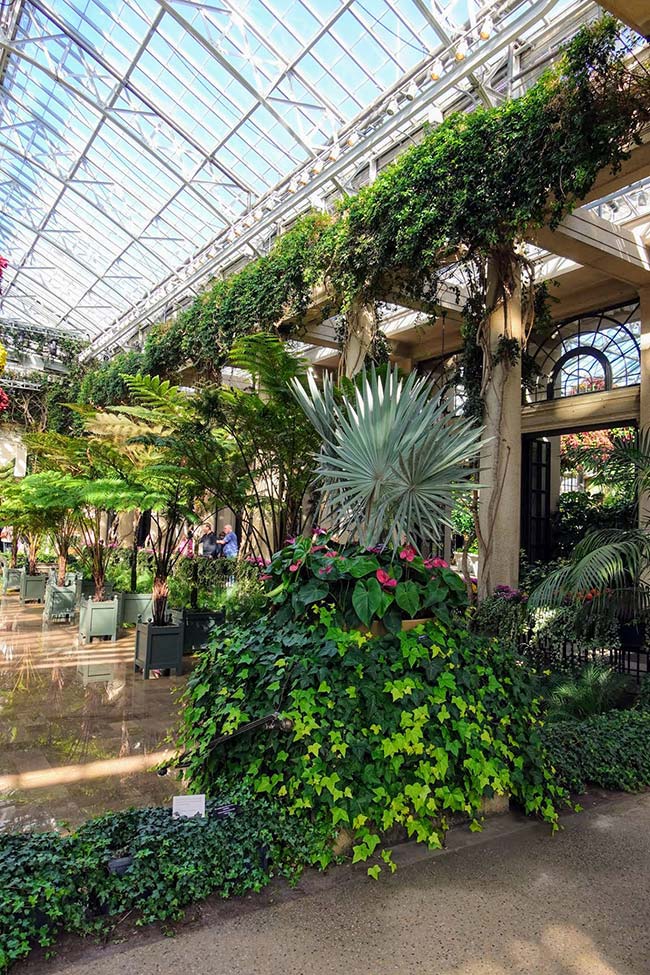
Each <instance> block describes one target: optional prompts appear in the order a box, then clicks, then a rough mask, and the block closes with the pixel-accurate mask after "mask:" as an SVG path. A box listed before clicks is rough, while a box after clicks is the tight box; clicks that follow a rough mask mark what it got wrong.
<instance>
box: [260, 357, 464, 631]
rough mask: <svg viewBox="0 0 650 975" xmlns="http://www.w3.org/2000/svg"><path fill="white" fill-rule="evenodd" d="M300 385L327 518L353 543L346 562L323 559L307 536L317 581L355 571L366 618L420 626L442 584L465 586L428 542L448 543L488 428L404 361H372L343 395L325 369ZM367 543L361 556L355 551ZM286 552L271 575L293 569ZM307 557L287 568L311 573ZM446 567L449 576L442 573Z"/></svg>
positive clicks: (359, 606)
mask: <svg viewBox="0 0 650 975" xmlns="http://www.w3.org/2000/svg"><path fill="white" fill-rule="evenodd" d="M292 388H293V391H294V395H295V396H296V398H297V399H298V402H299V403H300V404H301V406H302V408H303V410H304V411H305V414H306V415H307V417H308V418H309V420H310V421H311V423H312V424H313V426H314V428H315V429H316V431H317V432H318V433H319V435H320V437H321V447H320V450H319V452H318V454H317V456H316V471H317V477H318V484H319V486H320V489H321V494H322V510H321V517H322V520H323V521H324V522H326V523H328V524H330V525H332V526H333V532H332V534H333V535H334V536H336V537H338V538H344V539H346V540H347V542H348V543H349V545H350V546H351V548H350V551H349V552H348V551H347V550H346V555H348V557H347V558H344V559H343V560H342V563H341V564H342V565H343V567H344V568H343V569H340V568H339V567H338V564H337V562H336V560H334V559H332V560H331V561H330V563H329V564H321V562H322V561H323V559H322V554H323V553H322V552H320V551H319V550H320V549H322V548H323V546H322V545H318V546H316V547H314V546H313V544H312V541H311V540H309V539H307V540H305V541H304V542H303V543H302V544H303V545H304V546H305V549H306V552H307V554H308V555H309V557H310V559H311V557H312V553H314V552H315V553H316V555H315V556H314V569H315V571H316V580H317V582H318V584H319V585H320V587H321V588H324V587H325V585H326V583H327V581H328V580H330V581H333V580H334V579H335V578H338V577H339V576H341V574H342V576H345V575H346V573H348V572H349V573H351V574H352V575H353V577H354V578H355V579H356V580H357V581H356V582H355V584H354V589H353V593H352V606H353V609H354V611H355V613H356V616H357V617H358V619H359V620H360V621H361V623H363V624H364V625H365V626H367V627H368V628H369V629H372V628H373V627H374V628H375V629H377V628H378V626H379V624H381V623H382V622H384V621H385V622H388V621H389V620H390V623H391V628H399V627H402V628H405V629H408V628H410V627H413V626H415V625H417V624H418V623H420V622H422V620H421V619H419V618H418V617H419V616H421V615H423V611H427V610H430V609H431V608H432V607H434V606H435V605H436V601H437V598H438V594H439V593H444V592H446V593H447V596H446V598H448V596H449V592H451V590H452V589H453V590H455V589H457V588H458V586H457V585H456V580H455V579H454V578H453V575H452V574H451V573H449V570H448V569H447V566H446V563H444V562H443V561H442V560H441V559H437V558H427V559H425V558H424V557H423V553H422V549H423V548H424V547H426V548H431V547H433V548H434V550H435V547H436V546H439V545H440V542H441V540H442V529H443V526H444V525H445V524H447V525H448V524H449V523H450V512H451V510H452V508H453V505H454V502H455V501H456V500H457V499H458V498H460V497H462V496H463V495H465V494H467V493H469V492H471V491H473V490H474V489H475V488H476V486H477V485H476V483H475V482H474V467H473V461H474V460H475V458H476V456H477V454H478V451H479V448H480V438H481V430H480V428H478V427H476V426H474V425H473V424H472V423H471V422H470V421H468V420H464V419H461V418H459V417H454V416H450V415H449V414H448V411H447V405H446V402H445V400H444V399H443V398H442V397H441V396H440V395H435V391H434V389H433V383H432V382H431V380H428V379H424V378H422V377H419V376H417V374H415V373H411V374H410V375H409V376H408V377H406V378H405V379H403V378H400V376H399V371H398V370H397V368H390V369H388V371H387V373H386V375H385V377H382V376H381V375H380V374H379V373H378V371H377V370H376V369H375V368H374V367H372V369H371V370H370V371H365V370H364V372H362V373H361V374H360V375H359V376H358V377H357V379H356V381H355V385H354V386H350V387H349V388H348V389H347V390H344V391H343V394H342V395H335V390H334V384H333V382H332V380H331V379H330V378H329V377H327V376H326V377H325V380H324V383H323V387H322V389H320V388H319V387H318V386H317V385H316V383H315V381H314V379H313V377H312V376H311V375H309V376H308V377H307V384H306V385H305V384H304V382H302V381H300V380H294V381H293V383H292ZM355 546H356V548H355ZM359 551H360V552H361V556H360V557H358V559H357V562H358V564H356V565H355V559H354V558H352V557H349V556H350V553H354V552H356V553H357V555H358V553H359ZM283 552H285V550H284V549H283V550H282V552H280V553H279V558H275V557H274V560H273V562H272V563H271V564H272V569H271V574H272V575H273V574H274V573H275V572H276V571H280V572H281V574H282V573H284V572H285V565H284V559H285V556H284V555H283ZM363 553H365V554H363ZM327 554H328V553H327V552H325V555H326V556H327ZM335 554H336V553H335V552H333V553H332V555H335ZM289 555H290V556H291V552H290V551H289ZM379 558H381V560H382V561H381V564H380V562H379V561H378V559H379ZM304 561H305V560H304V559H303V558H300V559H294V561H293V562H290V563H289V564H288V565H287V566H286V569H287V570H288V573H289V575H291V574H293V577H294V578H297V577H298V575H300V574H301V573H303V562H304ZM310 564H311V563H310ZM276 567H277V569H276ZM310 571H311V569H310ZM431 572H433V573H434V576H433V577H432V576H431ZM440 574H442V582H443V583H444V585H443V584H442V583H440V584H439V583H438V581H437V579H436V576H437V575H440ZM310 581H311V580H310ZM283 586H284V587H285V589H286V586H287V580H286V574H285V578H284V582H283ZM460 588H461V589H462V585H461V586H460ZM278 595H279V596H282V593H279V594H278ZM298 602H299V599H298Z"/></svg>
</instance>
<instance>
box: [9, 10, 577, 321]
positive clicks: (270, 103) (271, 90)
mask: <svg viewBox="0 0 650 975" xmlns="http://www.w3.org/2000/svg"><path fill="white" fill-rule="evenodd" d="M568 8H570V9H571V11H572V12H573V13H580V14H582V12H584V11H591V12H593V10H595V7H594V5H593V4H590V3H575V2H571V0H488V2H482V3H478V2H476V0H449V2H447V0H238V2H237V3H235V2H233V0H211V2H205V3H203V2H198V0H104V2H102V0H10V2H9V3H8V5H4V6H3V7H2V11H3V12H2V13H0V18H1V19H0V23H1V25H2V32H1V33H0V79H1V80H2V90H1V91H0V208H1V210H2V214H3V218H2V221H1V223H0V254H2V255H4V256H6V257H7V258H8V260H9V267H8V268H7V270H6V271H5V274H4V280H3V292H4V294H3V296H2V298H0V318H3V319H5V320H16V321H17V322H26V323H30V322H33V323H34V324H38V325H40V326H47V327H50V328H57V329H61V330H62V331H69V332H73V333H75V334H78V335H80V336H88V337H89V338H91V339H94V338H101V339H103V338H104V337H105V336H106V335H107V334H110V333H111V331H115V330H116V327H117V325H120V323H121V324H123V323H124V322H125V320H126V321H129V320H135V319H136V318H137V317H138V316H139V315H141V314H142V313H143V311H146V310H147V309H149V307H150V306H151V308H152V311H151V315H155V313H156V311H155V308H154V305H155V302H153V298H154V297H156V296H157V298H160V295H161V294H162V295H165V294H167V293H169V292H171V291H173V290H175V291H176V293H179V289H180V291H182V290H183V289H184V290H185V293H191V291H192V290H193V289H195V288H196V287H197V283H196V281H197V279H196V276H194V277H192V274H193V272H194V271H195V270H196V268H197V266H198V265H197V264H196V262H197V260H198V258H197V255H199V256H202V257H205V258H209V259H210V260H211V261H212V264H211V265H209V266H208V265H207V264H206V268H207V271H208V272H210V273H214V271H215V270H216V269H218V268H219V267H223V266H225V264H226V263H227V262H228V261H229V262H230V263H232V261H233V260H234V259H235V258H236V257H237V256H241V255H242V254H249V255H250V254H251V253H255V252H258V251H259V249H260V247H262V246H263V240H262V238H261V237H260V238H259V239H257V240H256V239H255V237H254V235H253V234H252V233H248V234H246V233H245V232H244V233H243V234H242V235H241V240H240V241H237V240H236V238H237V237H239V236H240V232H241V231H242V230H243V231H245V230H246V228H249V227H250V225H252V223H253V222H254V221H259V220H261V217H262V215H263V214H268V220H266V217H265V220H266V224H267V233H266V239H270V237H271V236H272V230H271V228H272V226H273V225H272V221H273V220H277V219H278V218H279V217H281V218H282V219H283V220H284V221H285V222H286V220H287V219H290V217H291V211H290V208H289V205H288V204H287V200H289V196H290V194H291V193H294V195H295V203H294V204H292V205H294V206H295V207H298V204H299V198H300V196H301V193H302V196H303V197H304V195H305V193H306V192H307V190H308V189H309V187H306V186H305V184H306V183H307V179H303V178H302V177H301V181H300V183H299V184H298V183H296V180H297V174H299V173H300V174H302V173H304V172H305V171H307V170H309V169H310V168H311V169H313V171H314V172H317V173H320V172H321V171H323V168H324V172H323V176H322V179H321V180H320V182H319V187H320V191H321V192H323V193H325V194H331V193H337V192H340V190H341V187H342V186H345V185H350V179H351V178H352V176H353V173H354V171H355V167H356V169H358V167H359V165H360V163H361V162H363V161H364V160H365V161H366V162H367V160H368V159H370V158H371V156H370V155H364V152H365V148H366V142H368V146H369V149H368V152H371V153H372V154H373V155H374V157H375V158H376V156H377V154H378V153H380V152H381V151H386V148H387V147H389V146H390V145H392V144H395V143H396V142H400V143H402V144H403V142H404V139H405V138H406V137H407V136H408V133H409V132H412V130H413V124H414V120H415V121H417V115H416V111H415V109H416V108H417V107H418V106H419V107H421V110H422V111H421V113H420V117H419V124H420V125H421V122H422V118H423V117H424V116H422V112H425V111H426V108H427V106H428V107H429V111H430V110H431V106H432V105H434V104H436V105H442V106H443V108H444V107H445V105H446V104H450V103H452V102H453V101H454V99H458V97H459V96H460V95H462V96H464V97H466V98H468V99H469V102H468V104H469V105H471V104H472V100H473V103H474V104H475V103H476V102H477V101H479V100H483V101H484V102H485V101H487V102H491V101H493V100H498V99H499V98H500V97H504V96H503V91H502V88H503V86H502V88H501V93H500V90H499V83H497V80H495V78H496V73H495V72H496V71H497V68H498V67H499V66H501V65H503V52H504V50H506V49H507V47H508V45H509V44H511V43H512V42H513V41H514V40H517V41H520V40H522V39H523V38H524V37H526V36H530V33H531V32H532V31H533V30H534V31H535V32H536V33H537V35H538V36H541V35H543V33H544V29H547V30H551V29H552V28H553V21H554V18H558V17H559V16H560V12H561V11H565V10H566V9H568ZM518 18H519V19H518ZM526 18H528V19H527V20H526ZM483 35H484V36H483ZM464 44H467V51H466V54H464V55H463V57H462V58H460V57H458V49H459V45H464ZM481 45H482V47H481V50H480V52H479V47H480V46H481ZM441 58H442V59H443V61H444V62H445V64H444V68H445V70H446V71H448V78H447V81H446V82H444V83H443V81H439V80H438V79H435V78H433V77H432V76H433V75H435V74H436V73H437V72H436V69H435V65H436V64H437V62H438V60H440V59H441ZM432 65H433V66H434V70H432V69H431V66H432ZM438 73H439V72H438ZM436 85H439V88H440V90H439V92H437V89H436ZM407 86H410V87H407ZM396 96H397V99H398V101H397V102H393V101H392V99H395V97H396ZM434 99H435V102H434ZM429 117H430V116H429ZM343 139H345V140H347V141H346V142H345V143H344V142H343ZM357 143H358V145H357ZM342 145H345V146H349V147H350V154H351V155H350V164H349V167H348V171H347V172H346V171H345V162H346V160H345V153H343V158H339V157H341V146H342ZM353 146H354V147H355V148H354V149H352V147H353ZM327 153H329V155H324V154H327ZM319 167H320V168H319ZM350 167H351V168H350ZM292 178H293V182H292ZM297 187H298V188H299V190H300V191H301V192H299V193H298V194H295V190H296V188H297ZM304 205H305V204H304V202H303V203H302V206H303V209H304ZM242 221H244V222H243V224H242ZM275 227H276V230H275V232H277V222H276V224H275ZM260 233H261V231H260ZM226 258H227V260H226ZM215 262H216V263H215ZM190 278H191V280H190ZM156 307H159V305H158V306H156ZM125 316H126V318H125ZM129 316H130V318H129Z"/></svg>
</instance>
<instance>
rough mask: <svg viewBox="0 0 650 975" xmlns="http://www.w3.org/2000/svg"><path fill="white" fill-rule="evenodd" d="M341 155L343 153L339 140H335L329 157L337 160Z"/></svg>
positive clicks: (333, 160) (334, 160)
mask: <svg viewBox="0 0 650 975" xmlns="http://www.w3.org/2000/svg"><path fill="white" fill-rule="evenodd" d="M340 155H341V147H340V145H339V144H338V142H333V143H332V146H331V148H330V151H329V154H328V158H329V159H331V160H332V162H336V160H337V159H338V158H339V156H340Z"/></svg>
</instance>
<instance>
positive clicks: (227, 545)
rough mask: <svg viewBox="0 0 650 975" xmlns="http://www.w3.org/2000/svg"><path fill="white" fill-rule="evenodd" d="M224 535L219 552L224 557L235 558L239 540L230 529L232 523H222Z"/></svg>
mask: <svg viewBox="0 0 650 975" xmlns="http://www.w3.org/2000/svg"><path fill="white" fill-rule="evenodd" d="M223 530H224V533H225V534H224V536H223V544H222V548H221V552H222V554H223V556H224V558H226V559H236V558H237V553H238V552H239V542H238V541H237V535H236V534H235V532H234V531H233V530H232V525H224V526H223Z"/></svg>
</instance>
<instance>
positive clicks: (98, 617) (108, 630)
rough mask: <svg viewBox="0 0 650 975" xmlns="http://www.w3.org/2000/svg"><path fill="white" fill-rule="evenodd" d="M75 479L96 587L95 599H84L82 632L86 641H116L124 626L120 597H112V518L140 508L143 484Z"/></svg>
mask: <svg viewBox="0 0 650 975" xmlns="http://www.w3.org/2000/svg"><path fill="white" fill-rule="evenodd" d="M75 480H76V484H77V486H78V489H79V495H80V505H79V509H78V511H77V519H76V520H77V527H78V530H79V537H80V542H81V548H82V552H83V555H84V557H85V558H86V559H87V561H88V562H89V564H90V567H91V574H92V579H93V586H94V592H93V595H92V597H88V598H86V599H82V600H81V608H80V613H79V633H80V635H81V637H82V639H84V640H91V639H92V638H93V637H110V639H111V640H113V641H115V640H116V639H117V633H118V629H119V625H120V602H119V599H118V597H116V596H113V597H112V598H108V597H109V586H110V583H109V582H108V580H107V571H108V568H109V565H110V562H111V559H112V558H113V557H114V555H115V551H116V543H115V542H114V541H113V540H112V534H111V517H110V515H111V514H113V515H114V514H115V513H116V512H120V511H131V510H133V508H136V507H138V506H139V504H140V502H141V500H142V494H143V492H142V489H141V487H140V486H139V485H137V484H134V483H133V482H130V481H127V480H125V479H122V478H119V479H118V478H98V479H97V480H95V481H86V480H83V479H82V478H77V479H75ZM110 591H111V592H112V586H110Z"/></svg>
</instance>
